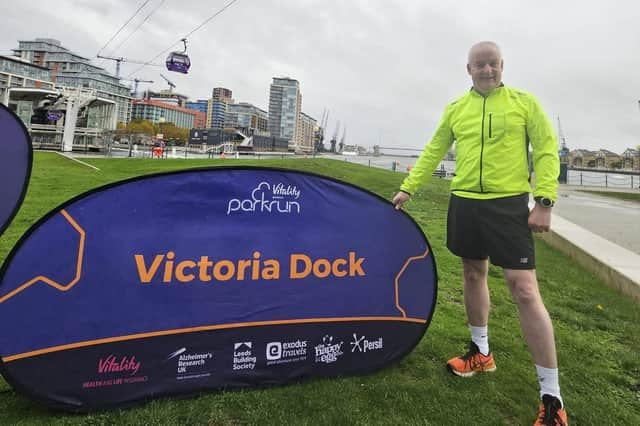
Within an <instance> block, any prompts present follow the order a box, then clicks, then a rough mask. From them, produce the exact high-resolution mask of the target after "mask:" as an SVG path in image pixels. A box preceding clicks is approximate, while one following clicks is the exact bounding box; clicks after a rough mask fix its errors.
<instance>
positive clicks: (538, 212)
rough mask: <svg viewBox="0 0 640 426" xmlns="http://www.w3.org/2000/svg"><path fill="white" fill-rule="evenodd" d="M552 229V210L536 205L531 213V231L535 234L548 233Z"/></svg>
mask: <svg viewBox="0 0 640 426" xmlns="http://www.w3.org/2000/svg"><path fill="white" fill-rule="evenodd" d="M550 228H551V208H550V207H549V208H547V207H542V206H541V205H540V204H538V203H536V204H535V205H534V206H533V210H531V212H530V213H529V229H531V230H532V231H533V232H547V231H549V229H550Z"/></svg>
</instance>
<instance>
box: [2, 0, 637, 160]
mask: <svg viewBox="0 0 640 426" xmlns="http://www.w3.org/2000/svg"><path fill="white" fill-rule="evenodd" d="M161 1H162V0H151V1H150V2H149V4H148V5H147V6H146V7H145V8H144V9H143V10H142V12H141V13H140V14H139V15H138V17H137V18H136V19H134V20H133V21H132V23H131V24H130V26H129V27H127V28H125V30H124V31H123V32H122V33H121V34H120V36H119V37H118V38H116V39H115V40H114V42H112V43H111V44H110V45H109V46H107V48H106V49H105V50H104V52H103V53H107V54H109V53H111V52H110V47H115V46H117V45H118V44H119V42H120V41H121V40H122V39H124V38H125V37H126V36H127V35H128V33H129V31H130V30H132V29H133V28H135V26H136V25H137V23H139V22H140V21H141V20H142V19H143V18H144V17H145V16H146V15H148V13H149V12H151V10H153V8H154V7H155V6H157V5H158V4H160V3H161ZM229 1H230V0H180V1H179V0H165V1H164V3H163V4H162V6H161V7H160V8H159V9H158V11H157V12H156V13H155V14H154V15H153V16H152V17H151V18H150V19H149V20H148V21H147V22H146V23H145V24H144V25H143V26H142V27H141V28H140V30H139V31H138V32H137V33H136V34H134V35H133V36H132V37H131V38H130V39H129V41H128V42H127V43H125V44H123V45H122V47H121V48H119V49H118V51H117V52H115V55H116V56H124V57H126V58H131V59H135V60H142V61H147V60H149V59H151V58H152V57H154V56H155V55H156V54H158V53H159V52H161V51H163V50H165V49H166V48H168V47H169V46H171V45H172V44H174V43H175V42H177V41H179V39H180V38H181V37H182V36H183V35H185V34H187V33H188V32H190V31H191V30H193V29H194V28H196V27H197V26H198V25H199V24H200V23H202V22H203V21H204V19H206V17H208V16H210V15H211V14H213V13H214V12H215V11H216V10H218V9H220V8H221V7H222V6H223V5H224V4H226V3H228V2H229ZM141 4H142V0H136V1H133V0H128V1H126V0H101V1H93V0H57V1H55V2H50V1H36V0H21V1H18V2H9V1H2V3H1V4H0V53H1V54H8V53H9V52H10V49H12V48H14V47H17V40H18V39H26V40H31V39H34V38H36V37H49V38H55V39H58V40H60V41H61V42H62V44H63V45H64V46H65V47H67V48H69V49H71V50H73V51H75V52H76V53H78V54H81V55H83V56H86V57H89V58H93V57H95V54H96V53H97V52H98V50H99V49H100V48H101V47H102V46H103V45H104V44H105V43H106V42H107V40H108V39H109V38H110V37H111V35H113V33H114V32H115V31H116V30H117V29H118V28H120V26H122V24H124V22H125V21H126V20H127V19H128V18H129V17H130V16H131V15H132V14H133V12H134V11H135V10H136V9H137V8H138V7H139V6H140V5H141ZM638 22H640V3H638V2H634V1H627V0H610V1H607V2H604V1H593V0H583V1H578V0H565V1H551V0H538V1H535V2H534V1H513V0H511V1H507V0H492V1H484V0H472V1H470V0H456V1H452V2H442V1H440V2H435V1H428V0H405V1H392V0H239V1H238V2H237V3H236V4H234V5H233V6H231V7H230V8H229V9H228V10H227V11H225V12H224V13H222V14H221V15H220V16H218V17H217V18H215V19H213V20H212V21H211V22H210V23H209V24H208V25H206V26H205V27H204V28H202V29H201V30H199V31H197V32H196V33H195V34H194V35H193V36H192V37H190V39H189V51H188V53H189V55H190V57H191V60H192V64H193V65H192V71H191V72H190V73H189V74H188V75H186V76H183V75H180V74H176V73H169V72H168V71H166V70H164V71H162V69H160V68H154V67H147V68H144V69H142V70H141V71H139V72H138V73H137V74H136V75H135V76H137V77H139V78H144V79H150V80H155V83H154V84H153V85H151V87H152V88H155V89H161V88H164V87H166V84H165V83H164V81H163V80H162V78H161V77H160V76H159V72H160V71H162V72H163V74H165V75H167V76H168V77H169V78H170V79H171V80H172V81H173V82H174V83H175V84H176V85H177V86H178V87H177V89H176V90H177V91H178V92H180V93H184V94H186V95H188V96H190V97H191V98H193V99H197V98H201V99H205V98H208V97H210V96H211V89H212V88H213V87H217V86H222V87H227V88H229V89H231V90H233V95H234V98H235V99H236V101H242V102H251V103H253V104H255V105H257V106H259V107H261V108H263V109H265V110H267V109H268V96H269V84H270V83H271V78H272V77H274V76H289V77H292V78H295V79H297V80H299V81H300V84H301V89H302V94H303V99H302V102H303V111H304V112H305V113H307V114H309V115H311V116H312V117H314V118H316V119H317V120H320V118H321V116H322V111H323V109H324V108H328V109H329V110H330V120H329V126H328V131H329V133H330V134H331V133H333V131H334V129H335V125H336V120H340V121H341V122H342V123H345V124H346V126H347V137H346V141H347V143H352V144H359V145H364V146H368V147H370V146H372V145H374V144H380V145H382V146H397V147H412V148H421V147H422V146H423V145H424V144H425V142H427V141H428V140H429V138H430V137H431V133H432V132H433V130H434V127H435V125H436V124H437V122H438V119H439V118H440V115H441V113H442V111H443V108H444V106H445V105H446V103H447V102H449V101H451V100H453V99H455V98H456V97H458V96H460V95H461V94H463V93H464V92H465V91H466V90H468V88H469V87H470V84H471V83H470V79H469V76H468V75H467V74H466V69H465V65H466V59H467V52H468V49H469V47H470V46H471V45H472V44H473V43H474V42H477V41H480V40H494V41H496V42H497V43H498V44H499V45H500V46H501V48H502V53H503V56H504V60H505V70H504V75H503V80H504V82H505V84H507V85H512V86H515V87H518V88H521V89H524V90H528V91H530V92H532V93H534V94H535V95H536V96H537V97H538V98H539V99H540V101H541V102H542V105H543V106H544V108H545V110H546V111H547V113H548V114H549V116H550V119H551V120H552V121H553V124H554V127H556V128H557V116H560V119H561V121H562V127H563V131H564V133H565V136H566V138H567V142H568V145H569V147H570V148H571V149H575V148H586V149H599V148H606V149H609V150H612V151H615V152H618V153H621V152H622V151H624V150H625V149H626V148H628V147H635V146H637V145H638V144H640V109H639V108H638V99H640V78H639V77H638V70H639V69H640V31H638ZM165 56H166V54H163V55H162V56H160V57H159V58H158V59H157V60H156V62H163V61H164V57H165ZM103 65H104V66H105V67H106V68H107V69H109V70H111V71H113V70H114V64H113V63H112V62H104V63H103ZM137 68H138V66H136V65H131V64H127V65H123V72H122V74H123V76H125V77H126V76H128V75H129V74H130V73H131V72H132V71H134V70H135V69H137ZM145 87H146V86H145Z"/></svg>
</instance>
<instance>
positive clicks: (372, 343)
mask: <svg viewBox="0 0 640 426" xmlns="http://www.w3.org/2000/svg"><path fill="white" fill-rule="evenodd" d="M382 348H383V344H382V337H378V338H377V339H376V340H367V338H366V336H360V337H358V335H357V333H353V341H352V342H351V352H356V351H357V352H371V351H378V350H380V349H382Z"/></svg>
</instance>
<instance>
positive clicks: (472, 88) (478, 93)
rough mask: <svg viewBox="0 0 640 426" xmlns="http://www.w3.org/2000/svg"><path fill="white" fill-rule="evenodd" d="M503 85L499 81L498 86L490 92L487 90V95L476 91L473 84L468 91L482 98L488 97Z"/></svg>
mask: <svg viewBox="0 0 640 426" xmlns="http://www.w3.org/2000/svg"><path fill="white" fill-rule="evenodd" d="M503 87H504V83H503V82H502V81H501V82H500V84H499V85H498V87H496V88H495V89H493V90H492V91H491V92H489V94H488V95H487V96H484V95H483V94H482V93H480V92H478V91H477V90H475V88H474V87H473V86H471V89H469V92H471V93H474V94H476V95H477V96H480V97H482V98H485V97H487V98H488V97H489V96H491V95H492V94H494V93H496V92H497V91H499V90H500V89H502V88H503Z"/></svg>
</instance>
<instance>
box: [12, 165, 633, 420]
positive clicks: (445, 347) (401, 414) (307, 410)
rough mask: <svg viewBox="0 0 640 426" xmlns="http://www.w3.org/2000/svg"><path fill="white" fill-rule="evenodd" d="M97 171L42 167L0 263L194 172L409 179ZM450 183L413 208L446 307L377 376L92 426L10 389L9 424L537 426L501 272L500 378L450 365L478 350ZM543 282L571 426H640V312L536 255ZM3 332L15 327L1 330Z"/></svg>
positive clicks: (144, 409) (532, 390)
mask: <svg viewBox="0 0 640 426" xmlns="http://www.w3.org/2000/svg"><path fill="white" fill-rule="evenodd" d="M86 161H87V162H88V163H91V164H93V165H95V166H97V167H99V168H100V169H101V170H100V171H95V170H92V169H90V168H87V167H83V166H82V165H79V164H77V163H74V162H71V161H69V160H67V159H64V158H62V157H60V156H58V155H55V154H52V153H37V154H36V155H35V161H34V168H33V175H32V178H31V184H30V186H29V191H28V193H27V197H26V199H25V202H24V204H23V206H22V208H21V210H20V212H19V214H18V215H17V217H16V218H15V220H14V223H13V224H12V225H11V226H10V227H9V229H8V230H7V232H6V233H5V234H4V235H3V236H2V237H0V260H3V259H4V258H5V257H6V256H7V254H8V252H9V250H10V249H11V248H12V246H13V245H14V244H15V243H16V241H17V239H18V238H19V237H20V236H21V235H22V234H23V233H24V232H25V231H26V230H27V228H28V227H29V226H30V225H31V224H33V223H34V222H35V221H36V220H37V219H39V218H40V217H41V216H42V215H43V214H45V213H46V212H48V211H49V210H51V209H53V208H54V207H55V206H57V205H58V204H60V203H62V202H64V201H65V200H67V199H69V198H70V197H72V196H74V195H77V194H79V193H81V192H84V191H86V190H88V189H91V188H94V187H97V186H100V185H103V184H106V183H108V182H113V181H117V180H121V179H124V178H127V177H131V176H137V175H141V174H146V173H151V172H157V171H161V170H169V169H179V168H184V167H185V166H204V165H228V164H251V165H263V166H274V167H287V168H292V169H297V170H306V171H311V172H315V173H320V174H323V175H328V176H333V177H336V178H339V179H343V180H346V181H349V182H352V183H354V184H357V185H360V186H362V187H364V188H367V189H369V190H372V191H374V192H376V193H378V194H379V195H381V196H383V197H385V198H391V196H392V195H393V194H394V192H395V190H396V188H398V185H399V184H400V182H401V180H402V178H403V177H404V175H403V174H401V173H394V172H391V171H386V170H379V169H370V168H367V167H364V166H358V165H354V164H350V163H345V162H340V161H332V160H323V159H290V160H254V161H251V160H203V161H197V160H189V161H188V162H185V161H184V160H139V159H88V160H86ZM447 200H448V181H445V180H440V179H433V180H432V181H431V183H430V184H429V185H428V186H427V187H426V188H425V189H424V190H422V191H421V192H419V193H417V194H416V195H415V196H414V197H413V200H412V201H411V202H410V203H408V205H407V211H408V212H409V213H410V214H411V215H412V216H413V217H414V218H415V219H416V221H417V222H418V224H419V225H420V226H421V227H422V228H423V230H424V231H425V233H426V234H427V236H428V237H429V241H430V243H431V245H432V248H433V251H434V254H435V256H436V259H437V264H438V273H439V278H440V281H439V288H438V305H437V307H436V311H435V315H434V317H433V322H432V323H431V325H430V326H429V329H428V331H427V333H426V335H425V337H424V338H423V339H422V341H421V342H420V344H419V345H418V346H417V347H416V348H415V350H414V351H413V352H412V353H411V354H409V355H408V356H407V357H405V358H404V359H403V360H402V361H400V362H399V363H398V364H396V365H394V366H391V367H389V368H386V369H384V370H382V371H379V372H377V373H374V374H371V375H367V376H360V377H349V378H340V379H332V380H313V381H307V382H304V383H300V384H293V385H289V386H284V387H276V388H267V389H258V390H242V391H219V392H211V393H208V394H204V395H201V396H199V397H195V398H191V399H162V400H156V401H152V402H150V403H148V404H145V405H141V406H138V407H134V408H130V409H126V410H115V411H108V412H101V413H97V414H92V415H69V414H64V413H56V412H52V411H49V410H47V409H45V408H43V407H41V406H40V405H38V404H36V403H34V402H32V401H31V400H29V399H28V398H26V397H24V396H22V395H21V394H19V393H16V392H14V391H13V390H11V389H10V388H9V386H8V385H7V384H6V383H4V382H2V380H1V379H0V413H1V414H0V424H3V425H4V424H10V425H13V424H17V425H32V424H35V425H114V424H117V425H147V424H148V425H156V424H158V425H177V424H180V425H182V424H198V425H200V424H202V425H258V424H260V425H347V424H348V425H351V424H355V425H402V424H404V425H500V424H505V425H506V424H509V425H513V424H515V425H530V424H532V423H533V420H534V418H535V415H536V413H537V404H538V384H537V379H536V375H535V369H534V367H533V364H532V361H531V357H530V355H529V353H528V351H527V348H526V346H525V343H524V340H523V338H522V334H521V331H520V327H519V323H518V317H517V312H516V306H515V304H514V303H513V302H512V301H511V297H510V295H509V292H508V290H507V288H506V286H505V284H504V282H503V279H502V276H501V272H500V270H499V269H497V268H491V270H490V277H489V283H490V287H491V289H492V305H493V310H492V316H491V321H490V333H491V345H492V350H493V351H494V353H495V355H496V362H497V364H498V370H497V371H496V372H495V373H494V374H486V375H480V376H476V377H474V378H471V379H461V378H458V377H454V376H452V375H450V374H448V373H447V372H446V371H445V368H444V364H445V362H446V360H447V359H448V358H450V357H451V356H453V355H456V354H460V353H461V352H462V351H463V350H464V349H465V346H466V343H467V341H468V339H469V334H468V330H467V328H466V321H465V315H464V306H463V302H462V300H463V298H462V288H461V280H462V277H461V268H460V263H459V261H458V259H456V258H455V257H453V256H452V255H451V254H450V253H449V252H448V251H447V249H446V248H445V245H444V244H445V241H444V230H445V217H446V203H447ZM536 244H537V246H536V248H537V258H538V261H537V263H538V265H539V269H538V277H539V281H540V287H541V291H542V294H543V297H544V299H545V301H546V305H547V308H548V310H549V312H550V314H551V316H552V318H553V320H554V325H555V331H556V338H557V344H558V357H559V361H560V364H561V369H560V375H561V386H562V390H563V396H564V399H565V403H566V405H567V409H568V412H569V416H570V421H571V423H572V424H587V425H592V424H593V425H595V424H598V425H638V424H640V326H639V325H640V307H639V306H638V305H635V304H633V303H632V302H631V301H630V300H628V299H627V298H625V297H624V296H622V295H621V294H619V293H617V292H616V291H614V290H612V289H610V288H608V287H607V286H606V285H604V284H603V282H602V281H600V280H599V279H597V278H595V277H594V276H593V275H591V274H589V273H587V272H585V271H584V270H583V269H581V268H580V267H579V266H577V265H576V264H575V263H573V262H572V261H571V260H570V259H568V258H567V257H565V256H563V255H562V254H561V253H559V252H557V251H555V250H554V249H552V248H550V247H549V246H547V245H546V244H544V243H543V242H541V241H537V243H536ZM3 326H5V327H6V326H8V325H7V324H4V325H3Z"/></svg>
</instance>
